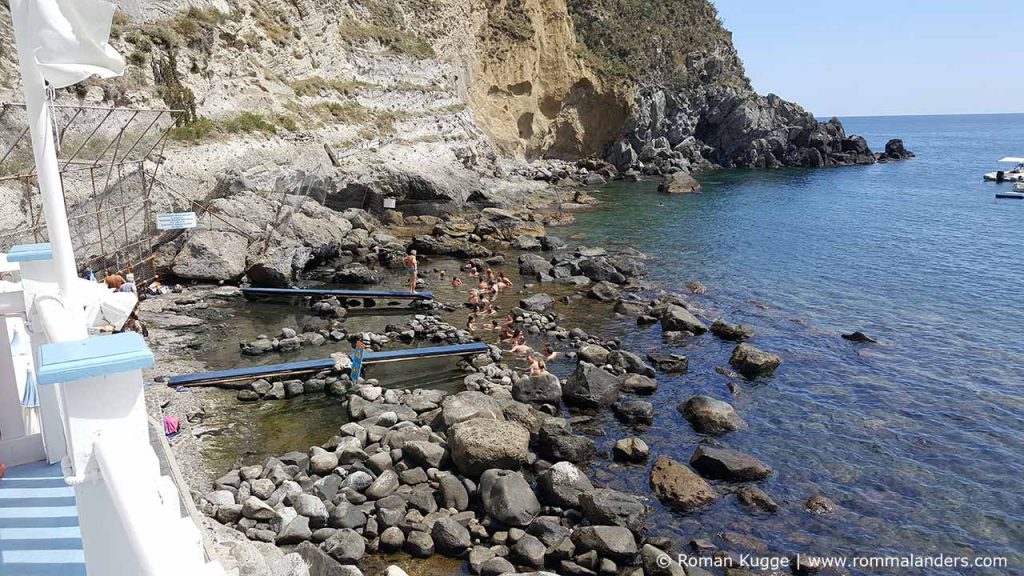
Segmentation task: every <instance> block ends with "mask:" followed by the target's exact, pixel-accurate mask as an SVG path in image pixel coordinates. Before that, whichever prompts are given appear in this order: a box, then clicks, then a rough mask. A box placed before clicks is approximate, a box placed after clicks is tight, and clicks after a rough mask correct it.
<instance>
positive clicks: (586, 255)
mask: <svg viewBox="0 0 1024 576" xmlns="http://www.w3.org/2000/svg"><path fill="white" fill-rule="evenodd" d="M642 259H643V255H642V254H640V253H639V252H636V251H624V252H622V253H619V254H614V255H613V254H609V253H608V251H607V250H605V249H604V248H588V247H583V246H581V247H579V248H577V249H576V250H574V251H572V252H567V251H558V252H556V253H555V254H554V255H553V256H552V257H551V258H545V257H543V256H541V255H540V254H534V253H526V254H523V255H521V256H520V257H519V273H520V274H521V275H523V276H528V277H530V278H533V279H535V280H536V281H538V282H541V283H544V282H560V283H563V284H570V285H573V286H586V285H589V284H590V283H592V282H597V283H607V284H608V285H611V288H612V290H614V291H616V292H617V290H618V289H617V288H616V286H622V285H625V284H628V283H629V282H630V281H632V280H634V279H637V278H641V277H643V276H646V275H647V267H646V266H645V265H644V263H643V262H642ZM605 288H607V286H606V287H605Z"/></svg>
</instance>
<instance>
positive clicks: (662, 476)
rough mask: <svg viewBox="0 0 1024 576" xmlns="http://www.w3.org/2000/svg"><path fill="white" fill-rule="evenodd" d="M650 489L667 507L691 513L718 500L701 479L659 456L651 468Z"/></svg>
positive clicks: (710, 488)
mask: <svg viewBox="0 0 1024 576" xmlns="http://www.w3.org/2000/svg"><path fill="white" fill-rule="evenodd" d="M651 489H652V490H653V491H654V494H655V496H657V497H658V499H660V500H661V501H662V502H664V503H665V504H666V505H667V506H671V507H672V508H675V509H676V510H679V511H680V512H684V513H685V512H693V511H694V510H697V509H700V508H703V507H704V506H707V505H708V504H711V503H712V502H714V501H715V500H716V499H718V493H717V492H715V489H714V488H712V487H711V485H710V484H708V483H707V481H705V480H704V479H703V478H701V477H700V476H698V475H697V474H696V473H695V472H694V471H693V470H690V468H689V467H687V466H686V465H685V464H680V463H679V462H676V461H675V460H672V459H671V458H669V457H667V456H659V457H658V459H657V460H655V461H654V466H653V467H652V468H651Z"/></svg>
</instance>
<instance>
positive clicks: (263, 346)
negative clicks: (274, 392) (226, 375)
mask: <svg viewBox="0 0 1024 576" xmlns="http://www.w3.org/2000/svg"><path fill="white" fill-rule="evenodd" d="M238 346H239V348H240V349H241V350H242V354H243V355H245V356H262V355H263V354H269V353H270V352H273V351H274V343H273V341H271V340H270V339H269V338H257V339H256V340H253V341H252V342H242V343H240V344H239V345H238ZM263 382H264V383H267V382H266V381H265V380H264V381H263ZM255 384H256V383H255V382H253V390H256V388H255ZM267 384H268V385H269V383H267ZM258 393H259V392H258V391H257V394H258Z"/></svg>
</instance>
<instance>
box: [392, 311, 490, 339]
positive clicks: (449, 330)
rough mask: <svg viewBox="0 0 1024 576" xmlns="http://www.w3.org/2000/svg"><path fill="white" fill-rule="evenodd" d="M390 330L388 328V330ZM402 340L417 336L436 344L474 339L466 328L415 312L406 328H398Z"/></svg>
mask: <svg viewBox="0 0 1024 576" xmlns="http://www.w3.org/2000/svg"><path fill="white" fill-rule="evenodd" d="M389 332H390V330H389ZM400 334H401V336H402V340H403V341H411V340H412V339H413V338H419V339H420V340H425V341H428V342H433V343H436V344H468V343H470V342H474V341H475V340H476V339H475V338H474V337H473V335H472V334H470V333H469V331H468V330H463V329H461V328H456V327H455V326H452V325H451V324H449V323H447V322H445V321H444V320H441V319H440V318H438V317H437V316H433V315H429V314H416V315H415V316H413V317H412V319H411V320H409V323H408V328H406V329H405V330H400Z"/></svg>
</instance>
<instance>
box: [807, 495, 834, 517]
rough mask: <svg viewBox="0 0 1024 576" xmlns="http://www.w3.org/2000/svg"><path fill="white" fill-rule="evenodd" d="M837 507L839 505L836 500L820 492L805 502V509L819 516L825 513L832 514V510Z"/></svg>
mask: <svg viewBox="0 0 1024 576" xmlns="http://www.w3.org/2000/svg"><path fill="white" fill-rule="evenodd" d="M836 508H837V506H836V503H835V502H833V501H832V500H830V499H829V498H826V497H825V496H822V495H820V494H816V495H814V496H811V497H810V498H808V499H807V501H806V502H804V509H805V510H807V511H808V512H810V513H811V514H815V515H819V516H820V515H823V514H831V513H832V512H835V510H836Z"/></svg>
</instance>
